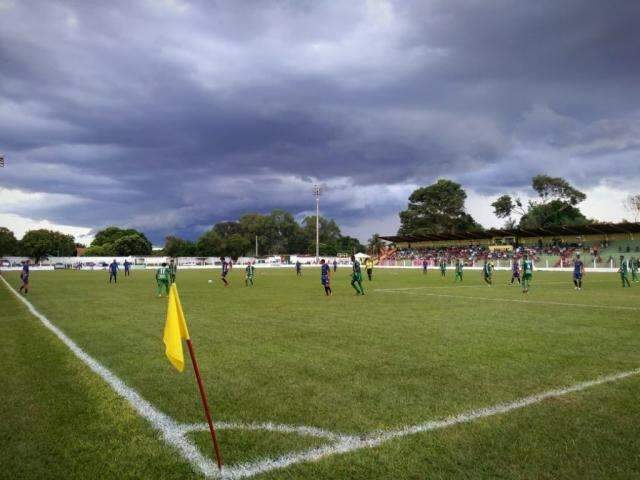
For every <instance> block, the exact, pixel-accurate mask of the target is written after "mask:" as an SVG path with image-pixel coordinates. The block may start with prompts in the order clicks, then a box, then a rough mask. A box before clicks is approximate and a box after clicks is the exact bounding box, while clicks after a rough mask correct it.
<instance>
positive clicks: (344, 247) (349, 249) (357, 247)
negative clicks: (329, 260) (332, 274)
mask: <svg viewBox="0 0 640 480" xmlns="http://www.w3.org/2000/svg"><path fill="white" fill-rule="evenodd" d="M330 245H334V246H335V251H336V254H338V253H347V254H354V253H364V252H365V250H366V248H365V246H364V245H362V243H360V240H358V239H357V238H354V237H350V236H348V235H346V236H341V237H340V238H338V239H337V240H336V241H335V242H334V243H333V244H330ZM325 255H326V254H325Z"/></svg>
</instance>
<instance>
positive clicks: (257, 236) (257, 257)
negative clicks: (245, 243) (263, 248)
mask: <svg viewBox="0 0 640 480" xmlns="http://www.w3.org/2000/svg"><path fill="white" fill-rule="evenodd" d="M256 258H258V235H256Z"/></svg>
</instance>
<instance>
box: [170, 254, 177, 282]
mask: <svg viewBox="0 0 640 480" xmlns="http://www.w3.org/2000/svg"><path fill="white" fill-rule="evenodd" d="M177 274H178V264H177V263H176V262H174V260H173V258H172V259H171V260H170V261H169V282H170V283H176V275H177Z"/></svg>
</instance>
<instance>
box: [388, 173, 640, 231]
mask: <svg viewBox="0 0 640 480" xmlns="http://www.w3.org/2000/svg"><path fill="white" fill-rule="evenodd" d="M531 190H532V191H533V192H534V193H535V196H534V199H532V200H529V201H528V202H526V203H525V202H524V201H523V200H522V199H521V197H519V196H513V195H511V194H507V193H505V194H503V195H501V196H499V197H498V198H497V199H496V200H495V201H494V202H493V203H491V206H492V208H493V212H494V214H495V215H496V216H497V217H498V218H502V219H504V220H505V225H504V227H505V228H507V229H513V228H522V229H533V228H546V227H553V226H562V225H564V226H567V225H584V224H587V223H597V220H594V219H588V218H587V217H586V216H585V215H584V214H583V213H582V212H581V211H580V208H579V206H578V205H579V204H580V203H582V202H583V201H584V200H586V198H587V196H586V194H585V193H584V192H581V191H580V190H578V189H577V188H575V187H574V186H572V185H571V184H570V183H569V182H568V181H566V180H565V179H564V178H560V177H551V176H549V175H536V176H535V177H533V178H532V179H531ZM466 199H467V193H466V192H465V190H464V189H463V188H462V185H460V184H459V183H456V182H454V181H451V180H447V179H440V180H438V181H437V182H436V183H434V184H432V185H429V186H426V187H421V188H418V189H417V190H415V191H414V192H413V193H412V194H411V195H410V196H409V204H408V206H407V209H406V210H403V211H402V212H400V228H399V230H398V235H426V234H455V233H456V232H469V231H482V230H484V228H483V227H482V225H480V224H479V223H478V222H476V221H475V220H474V218H473V217H472V216H471V215H470V214H469V213H467V211H466V206H465V202H466ZM625 208H626V209H627V210H628V211H630V212H631V213H632V214H633V215H634V219H635V221H637V220H638V218H639V217H640V194H638V195H631V196H630V197H629V198H628V199H627V200H626V201H625Z"/></svg>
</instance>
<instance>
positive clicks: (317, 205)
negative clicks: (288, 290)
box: [313, 185, 320, 263]
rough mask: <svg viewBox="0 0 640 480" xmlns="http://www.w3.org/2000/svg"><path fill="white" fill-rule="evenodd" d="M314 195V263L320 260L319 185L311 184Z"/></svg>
mask: <svg viewBox="0 0 640 480" xmlns="http://www.w3.org/2000/svg"><path fill="white" fill-rule="evenodd" d="M313 195H314V196H315V197H316V263H318V262H319V261H320V185H314V186H313Z"/></svg>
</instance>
